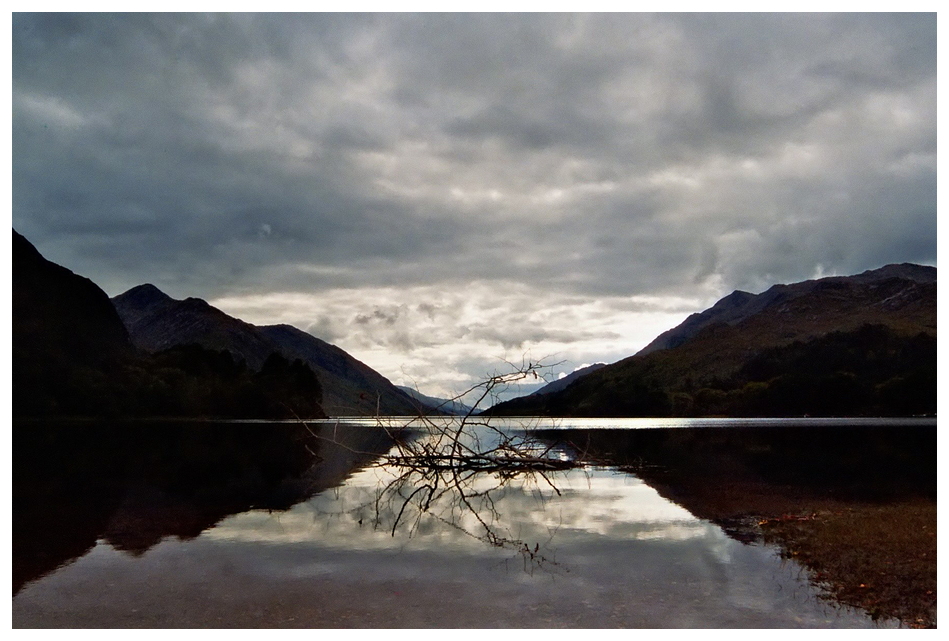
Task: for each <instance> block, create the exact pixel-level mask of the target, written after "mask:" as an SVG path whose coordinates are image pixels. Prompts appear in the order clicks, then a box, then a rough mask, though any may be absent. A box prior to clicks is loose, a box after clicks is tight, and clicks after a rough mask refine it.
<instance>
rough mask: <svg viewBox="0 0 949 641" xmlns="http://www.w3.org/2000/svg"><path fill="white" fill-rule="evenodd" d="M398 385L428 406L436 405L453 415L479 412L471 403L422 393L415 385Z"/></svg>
mask: <svg viewBox="0 0 949 641" xmlns="http://www.w3.org/2000/svg"><path fill="white" fill-rule="evenodd" d="M397 387H398V388H399V389H400V390H402V391H403V392H405V393H406V394H408V395H409V396H411V397H412V398H414V399H415V400H417V401H419V402H420V403H422V404H424V405H427V406H428V407H434V408H436V409H438V410H440V411H442V412H444V413H445V414H450V415H452V416H467V415H468V414H470V413H471V412H472V411H474V413H475V414H477V411H475V410H474V408H472V407H471V406H469V405H465V404H464V403H460V402H458V401H453V400H451V399H445V398H436V397H434V396H428V395H426V394H422V393H421V392H419V391H418V390H417V389H415V388H414V387H409V386H407V385H397Z"/></svg>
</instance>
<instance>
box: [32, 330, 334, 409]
mask: <svg viewBox="0 0 949 641" xmlns="http://www.w3.org/2000/svg"><path fill="white" fill-rule="evenodd" d="M57 360H58V361H59V362H60V363H62V362H63V359H55V358H53V359H47V360H45V362H44V361H43V360H42V359H29V360H21V361H20V366H19V367H17V369H16V374H17V376H16V379H15V381H14V389H15V393H14V405H13V410H14V415H15V416H112V417H120V416H126V417H134V416H164V417H194V418H200V417H216V418H296V417H304V418H319V417H323V416H325V414H324V413H323V410H322V407H321V402H322V396H323V393H322V389H321V386H320V382H319V380H318V379H317V377H316V374H314V373H313V370H311V369H310V368H309V366H307V365H306V364H305V363H303V362H302V361H300V360H295V361H293V362H290V361H289V360H287V359H286V358H284V357H283V356H281V355H280V354H277V353H274V354H272V355H271V356H270V358H268V359H267V361H266V362H265V363H264V365H263V367H262V368H261V369H260V371H258V372H254V371H252V370H250V369H249V368H248V367H247V366H246V365H245V363H244V362H243V361H242V360H235V359H234V357H233V356H232V355H231V354H230V353H229V352H227V351H214V350H209V349H205V348H202V347H199V346H197V345H184V346H178V347H173V348H171V349H168V350H165V351H162V352H158V353H156V354H135V355H134V356H132V357H130V358H128V359H126V360H124V361H123V362H120V363H107V364H101V365H99V366H97V365H96V364H89V363H86V364H81V365H75V366H73V365H69V366H62V367H51V366H50V362H51V361H57Z"/></svg>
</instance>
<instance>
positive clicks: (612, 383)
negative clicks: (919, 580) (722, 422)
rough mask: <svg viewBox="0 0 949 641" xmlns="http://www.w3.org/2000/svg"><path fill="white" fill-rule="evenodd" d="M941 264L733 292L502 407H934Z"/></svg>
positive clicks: (570, 412) (523, 411)
mask: <svg viewBox="0 0 949 641" xmlns="http://www.w3.org/2000/svg"><path fill="white" fill-rule="evenodd" d="M935 344H936V268H934V267H925V266H919V265H908V264H903V265H888V266H886V267H883V268H880V269H877V270H870V271H867V272H864V273H862V274H858V275H856V276H849V277H839V276H835V277H828V278H822V279H817V280H810V281H804V282H801V283H795V284H791V285H775V286H774V287H771V288H770V289H768V290H767V291H766V292H763V293H762V294H758V295H755V294H750V293H747V292H740V291H739V292H734V293H732V294H730V295H728V296H726V297H725V298H723V299H722V300H720V301H718V302H717V303H716V304H715V305H714V306H712V307H711V308H709V309H708V310H705V311H704V312H701V313H699V314H693V315H692V316H690V317H689V318H688V319H686V320H685V321H684V322H683V323H682V324H681V325H679V326H678V327H675V328H673V329H671V330H669V331H667V332H665V333H663V334H662V335H660V336H659V337H658V338H657V339H656V340H655V341H653V342H652V343H650V344H649V345H647V346H646V348H644V349H643V350H641V351H640V352H638V353H637V354H635V355H633V356H631V357H629V358H626V359H624V360H622V361H619V362H617V363H614V364H612V365H609V366H607V367H603V368H601V369H599V370H598V371H596V372H593V373H591V374H588V375H586V376H583V377H581V378H580V379H579V380H577V381H576V382H575V383H574V384H573V385H570V386H569V387H567V388H565V389H563V390H561V391H559V392H554V393H552V394H545V395H542V396H530V397H524V398H519V399H514V400H512V401H508V402H505V403H501V404H498V405H496V406H495V407H493V408H491V410H490V412H491V413H493V414H501V415H533V414H541V415H544V414H546V415H561V416H714V415H730V416H794V415H803V414H810V415H815V416H817V415H826V416H833V415H841V416H849V415H906V414H921V413H934V412H935V399H936V392H935V380H936V379H935V375H936V350H935Z"/></svg>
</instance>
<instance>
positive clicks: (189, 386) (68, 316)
mask: <svg viewBox="0 0 949 641" xmlns="http://www.w3.org/2000/svg"><path fill="white" fill-rule="evenodd" d="M13 274H14V278H13V281H14V283H13V285H14V287H13V318H14V322H13V326H14V327H13V413H14V416H16V417H41V416H42V417H51V416H54V417H77V416H81V417H103V416H106V417H110V418H117V417H150V418H153V417H158V416H163V417H178V418H180V417H189V418H199V417H200V418H208V417H241V418H289V417H292V416H304V417H307V418H322V417H325V414H324V413H323V410H322V408H321V407H320V399H321V390H320V383H319V381H318V380H317V378H316V375H315V374H314V373H313V371H312V370H311V369H310V368H309V367H307V366H306V365H304V364H303V363H301V362H293V363H291V362H289V361H287V360H286V359H284V358H282V357H280V356H279V355H275V354H271V356H270V357H269V358H268V359H267V360H266V361H265V362H264V363H263V366H262V367H261V368H260V371H257V372H250V371H248V370H247V368H246V367H245V366H244V365H243V363H235V362H234V360H233V358H232V357H231V356H230V354H228V353H227V352H220V351H214V350H208V349H204V348H201V347H198V346H196V345H189V346H177V347H174V348H173V349H168V350H163V351H158V352H157V353H155V354H146V353H144V352H141V351H139V350H137V349H136V348H135V347H134V345H133V344H132V342H131V340H130V337H129V334H128V331H127V330H126V328H125V325H124V324H123V321H122V319H121V318H120V317H119V314H118V313H117V310H116V309H115V307H114V306H113V305H112V303H111V301H110V300H109V297H108V296H107V295H106V294H105V292H103V291H102V290H101V289H100V288H99V287H98V286H96V285H95V283H93V282H92V281H90V280H89V279H87V278H83V277H81V276H77V275H76V274H73V273H72V272H71V271H69V270H68V269H66V268H64V267H61V266H59V265H56V264H54V263H52V262H50V261H48V260H46V259H45V258H43V257H42V256H41V255H40V253H39V252H38V251H37V250H36V248H35V247H33V246H32V245H31V244H30V243H29V242H28V241H27V240H26V239H25V238H23V237H22V236H20V235H19V234H17V233H16V231H14V232H13ZM156 292H157V290H155V291H144V292H141V293H142V296H141V297H140V298H139V299H138V301H137V302H138V303H139V307H141V306H142V304H144V302H146V301H145V300H144V299H146V298H150V299H154V300H156V301H158V302H161V300H160V299H161V297H160V296H156ZM158 293H159V294H160V292H158Z"/></svg>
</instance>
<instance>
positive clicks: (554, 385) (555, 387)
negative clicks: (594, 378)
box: [532, 363, 606, 395]
mask: <svg viewBox="0 0 949 641" xmlns="http://www.w3.org/2000/svg"><path fill="white" fill-rule="evenodd" d="M601 367H606V363H594V364H593V365H588V366H586V367H581V368H580V369H578V370H574V371H572V372H570V373H569V374H567V375H566V376H564V377H563V378H558V379H557V380H555V381H552V382H550V383H547V384H546V385H544V386H543V387H541V388H540V389H539V390H537V391H536V392H533V393H532V395H537V394H553V393H554V392H559V391H560V390H562V389H564V388H565V387H567V386H568V385H570V384H571V383H573V382H574V381H575V380H577V379H578V378H580V377H581V376H586V375H587V374H590V373H592V372H595V371H596V370H598V369H600V368H601Z"/></svg>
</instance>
